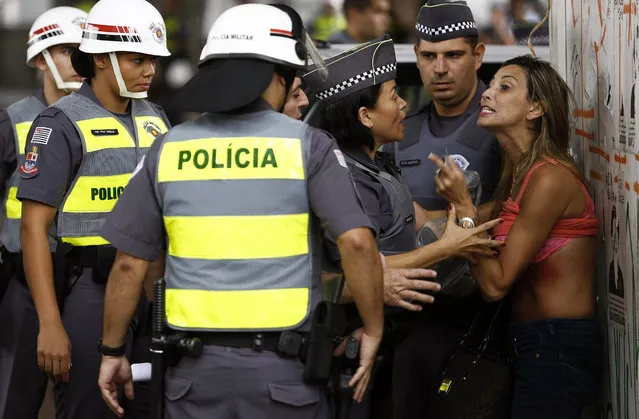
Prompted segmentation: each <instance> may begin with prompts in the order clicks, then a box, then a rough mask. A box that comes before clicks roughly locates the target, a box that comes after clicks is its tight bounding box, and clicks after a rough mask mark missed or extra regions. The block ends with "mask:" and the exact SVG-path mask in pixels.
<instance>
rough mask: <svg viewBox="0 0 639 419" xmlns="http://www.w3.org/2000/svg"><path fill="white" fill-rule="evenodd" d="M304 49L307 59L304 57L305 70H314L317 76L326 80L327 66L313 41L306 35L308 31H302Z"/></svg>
mask: <svg viewBox="0 0 639 419" xmlns="http://www.w3.org/2000/svg"><path fill="white" fill-rule="evenodd" d="M304 41H305V42H304V49H305V50H306V54H307V59H306V69H305V70H306V71H311V70H315V71H317V73H318V76H319V77H320V79H321V80H322V81H326V79H327V78H328V68H327V66H326V62H324V59H323V58H322V56H321V55H320V53H319V51H318V50H317V47H315V42H313V40H312V39H311V37H310V36H308V33H306V31H304Z"/></svg>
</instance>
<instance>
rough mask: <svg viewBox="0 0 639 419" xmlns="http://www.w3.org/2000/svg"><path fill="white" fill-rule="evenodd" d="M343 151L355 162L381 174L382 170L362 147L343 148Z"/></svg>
mask: <svg viewBox="0 0 639 419" xmlns="http://www.w3.org/2000/svg"><path fill="white" fill-rule="evenodd" d="M342 151H343V152H344V153H346V154H348V156H349V157H350V158H352V159H353V160H355V161H357V162H358V163H360V164H362V165H364V166H366V167H367V168H369V169H371V170H373V171H375V172H376V173H378V172H380V168H379V166H378V165H377V163H375V161H374V160H373V159H371V157H370V156H369V155H368V154H367V153H366V152H365V151H364V149H363V148H362V147H342Z"/></svg>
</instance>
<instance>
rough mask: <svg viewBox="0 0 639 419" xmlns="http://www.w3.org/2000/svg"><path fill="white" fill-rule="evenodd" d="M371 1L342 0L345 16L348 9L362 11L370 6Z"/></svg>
mask: <svg viewBox="0 0 639 419" xmlns="http://www.w3.org/2000/svg"><path fill="white" fill-rule="evenodd" d="M371 1H372V0H344V4H343V5H342V10H343V11H344V16H347V13H348V11H349V10H351V9H355V10H357V11H359V12H363V11H364V10H366V9H368V8H369V7H371Z"/></svg>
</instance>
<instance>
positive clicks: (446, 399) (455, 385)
mask: <svg viewBox="0 0 639 419" xmlns="http://www.w3.org/2000/svg"><path fill="white" fill-rule="evenodd" d="M504 305H505V304H504V302H503V301H502V302H500V303H497V304H496V305H495V304H493V305H491V306H489V307H488V309H487V310H482V311H481V312H480V313H479V314H477V316H476V317H475V319H474V321H473V323H472V325H471V326H470V329H469V330H468V332H466V333H465V334H464V336H463V337H462V339H461V341H460V343H459V346H458V347H457V349H456V350H455V352H454V353H453V355H452V356H451V357H450V359H449V360H448V363H447V366H446V369H445V371H444V372H443V374H442V380H441V383H440V386H439V389H438V390H437V394H435V396H434V397H433V398H432V402H431V403H430V405H429V414H428V416H426V417H427V418H428V419H439V418H447V419H466V418H469V419H470V418H472V419H506V418H509V417H510V409H511V399H512V388H513V367H512V357H511V351H510V346H509V343H508V339H507V325H508V324H507V318H506V317H507V316H506V314H505V313H506V311H507V310H505V309H503V307H504ZM482 331H483V333H482Z"/></svg>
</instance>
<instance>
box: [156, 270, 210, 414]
mask: <svg viewBox="0 0 639 419" xmlns="http://www.w3.org/2000/svg"><path fill="white" fill-rule="evenodd" d="M165 286H166V285H165V282H164V279H158V280H156V281H155V283H154V284H153V303H152V312H151V419H162V418H163V417H164V374H165V373H166V369H167V367H168V366H174V365H176V364H177V363H178V362H179V360H180V358H181V357H182V356H183V355H187V356H191V357H198V356H200V355H201V354H202V342H201V341H200V340H199V339H198V338H193V337H192V338H188V337H186V336H185V335H184V334H182V333H175V332H171V331H170V330H168V328H167V327H166V323H165V321H164V315H165V304H164V291H165Z"/></svg>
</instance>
